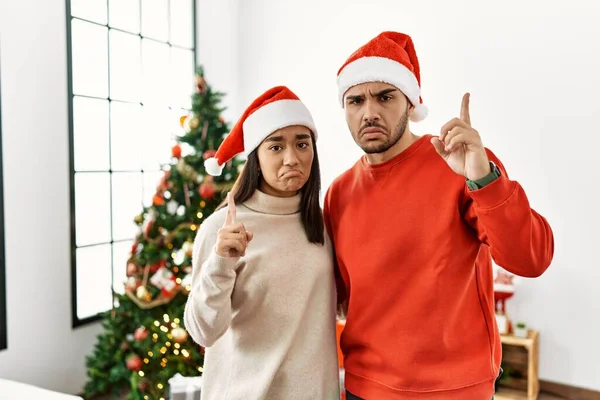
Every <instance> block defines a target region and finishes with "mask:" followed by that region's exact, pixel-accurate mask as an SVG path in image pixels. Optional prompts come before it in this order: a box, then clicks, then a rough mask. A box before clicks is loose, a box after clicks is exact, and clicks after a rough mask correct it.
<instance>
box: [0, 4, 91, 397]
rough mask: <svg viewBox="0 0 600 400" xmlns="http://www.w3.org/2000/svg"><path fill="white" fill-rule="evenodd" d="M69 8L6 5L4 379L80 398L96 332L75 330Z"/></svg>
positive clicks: (0, 7)
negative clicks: (69, 125) (69, 91)
mask: <svg viewBox="0 0 600 400" xmlns="http://www.w3.org/2000/svg"><path fill="white" fill-rule="evenodd" d="M65 21H66V18H65V1H64V0H21V1H14V0H0V51H1V55H0V59H1V62H2V66H1V70H2V77H1V78H2V122H3V127H2V128H3V129H2V140H3V143H2V144H3V150H4V154H3V160H4V166H3V167H4V185H5V186H4V204H5V215H6V222H5V223H6V263H7V265H6V273H7V281H6V285H7V303H8V350H4V351H0V377H2V378H8V379H14V380H18V381H23V382H27V383H32V384H35V385H39V386H42V387H44V388H48V389H52V390H58V391H63V392H68V393H77V392H79V391H80V390H81V388H82V386H83V382H84V381H85V373H86V371H85V361H84V356H85V355H86V354H88V353H89V352H90V351H91V349H92V346H93V344H94V341H95V336H96V334H97V333H98V332H99V326H98V324H94V325H92V326H87V327H83V328H80V329H76V330H73V329H72V328H71V277H70V274H71V267H70V266H71V257H70V236H69V234H70V233H69V213H70V211H69V146H68V112H67V104H68V103H67V55H66V22H65Z"/></svg>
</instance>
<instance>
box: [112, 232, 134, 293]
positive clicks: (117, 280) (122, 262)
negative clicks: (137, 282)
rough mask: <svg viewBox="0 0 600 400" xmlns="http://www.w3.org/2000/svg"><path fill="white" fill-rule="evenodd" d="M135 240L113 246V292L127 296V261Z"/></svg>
mask: <svg viewBox="0 0 600 400" xmlns="http://www.w3.org/2000/svg"><path fill="white" fill-rule="evenodd" d="M131 246H133V240H128V241H126V242H119V243H115V244H113V290H114V291H115V292H117V293H121V294H125V281H126V280H127V259H128V258H129V252H130V251H131Z"/></svg>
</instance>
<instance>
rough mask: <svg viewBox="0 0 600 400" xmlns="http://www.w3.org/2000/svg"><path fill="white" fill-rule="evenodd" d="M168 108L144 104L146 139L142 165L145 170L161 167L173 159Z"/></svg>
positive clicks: (171, 132)
mask: <svg viewBox="0 0 600 400" xmlns="http://www.w3.org/2000/svg"><path fill="white" fill-rule="evenodd" d="M171 115H172V114H171V113H170V111H169V109H168V108H162V107H153V106H144V107H143V114H142V120H143V121H144V134H143V135H144V140H143V141H142V149H143V150H142V159H143V162H142V165H143V167H144V170H158V169H161V164H166V163H168V162H169V161H171V147H173V140H172V138H173V133H174V132H173V131H172V129H171V127H172V125H171Z"/></svg>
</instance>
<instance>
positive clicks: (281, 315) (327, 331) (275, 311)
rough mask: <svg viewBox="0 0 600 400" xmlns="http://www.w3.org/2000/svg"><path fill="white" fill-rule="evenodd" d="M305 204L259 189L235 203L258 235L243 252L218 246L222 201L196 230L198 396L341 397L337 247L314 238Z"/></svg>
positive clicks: (193, 309)
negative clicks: (303, 213)
mask: <svg viewBox="0 0 600 400" xmlns="http://www.w3.org/2000/svg"><path fill="white" fill-rule="evenodd" d="M299 207H300V195H297V196H294V197H291V198H282V197H273V196H270V195H267V194H265V193H262V192H260V191H258V190H257V191H256V192H255V194H254V195H253V196H252V198H250V199H249V200H248V201H246V202H245V203H243V204H242V205H237V207H236V208H237V217H236V223H243V224H244V226H245V227H246V229H247V230H248V231H250V232H252V233H253V235H254V236H253V239H252V241H251V242H250V243H249V244H248V248H247V250H246V255H245V256H244V257H241V258H240V257H237V258H225V257H220V256H219V255H217V253H216V252H215V250H214V248H215V244H216V240H217V231H218V230H219V229H220V228H221V227H222V226H223V223H224V221H225V216H226V212H227V209H226V208H224V209H221V210H219V211H217V212H215V213H214V214H212V215H211V216H210V217H208V218H207V219H206V220H205V221H204V223H203V224H202V226H201V228H200V230H199V231H198V234H197V236H196V240H195V243H194V253H193V272H192V277H193V279H192V290H191V292H190V294H189V298H188V302H187V304H186V307H185V314H184V322H185V327H186V329H187V331H188V332H189V333H190V335H191V336H192V338H193V339H194V340H195V341H196V342H198V343H199V344H200V345H202V346H205V347H206V353H205V358H204V373H203V379H202V400H242V399H243V400H267V399H268V400H333V399H335V400H339V398H340V392H339V372H338V361H337V349H336V338H335V311H336V310H335V284H334V276H333V273H334V272H333V271H334V269H333V254H332V253H333V252H332V247H331V244H330V241H329V239H328V238H327V234H325V236H326V239H325V240H326V242H325V245H324V246H322V245H319V244H313V243H310V242H309V241H308V239H307V237H306V233H305V232H304V229H303V226H302V223H301V220H300V212H299Z"/></svg>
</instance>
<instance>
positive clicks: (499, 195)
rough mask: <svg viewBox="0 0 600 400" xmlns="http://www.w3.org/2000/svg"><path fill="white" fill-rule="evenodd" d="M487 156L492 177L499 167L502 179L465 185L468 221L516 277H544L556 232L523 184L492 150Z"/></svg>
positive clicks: (466, 218) (552, 251)
mask: <svg viewBox="0 0 600 400" xmlns="http://www.w3.org/2000/svg"><path fill="white" fill-rule="evenodd" d="M487 155H488V158H489V159H490V160H491V161H492V163H493V165H492V174H494V168H493V167H494V165H495V166H496V167H497V170H496V171H495V172H496V174H497V175H499V176H497V177H495V178H494V176H493V175H491V176H489V177H487V178H485V179H483V180H480V181H479V182H474V183H473V182H468V183H467V185H465V199H466V202H465V209H464V212H465V220H466V221H467V222H468V223H469V225H471V226H472V227H473V228H474V229H475V230H476V231H477V235H478V237H479V239H480V240H481V241H482V242H483V243H486V244H488V245H489V246H490V251H491V254H492V257H493V259H494V261H495V262H496V264H498V265H500V266H501V267H502V268H504V269H506V270H507V271H510V272H512V273H514V274H516V275H520V276H524V277H537V276H540V275H541V274H543V273H544V271H546V269H547V268H548V267H549V265H550V263H551V261H552V257H553V255H554V236H553V233H552V229H551V228H550V225H549V224H548V221H546V219H545V218H544V217H543V216H541V215H540V214H538V213H537V212H536V211H535V210H533V209H532V208H531V206H530V204H529V200H528V199H527V195H526V194H525V191H524V190H523V188H522V187H521V185H520V184H519V183H518V182H516V181H511V180H510V179H509V178H508V175H507V173H506V170H505V168H504V166H503V165H502V163H501V162H500V160H499V159H498V158H497V157H496V156H495V155H494V154H493V153H492V152H491V151H489V150H488V151H487ZM486 181H487V182H486ZM477 184H479V185H477Z"/></svg>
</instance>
